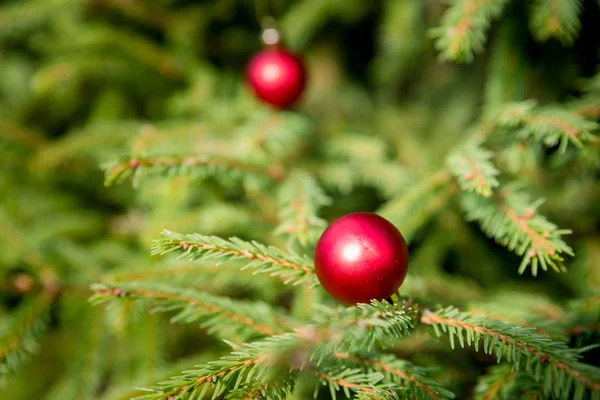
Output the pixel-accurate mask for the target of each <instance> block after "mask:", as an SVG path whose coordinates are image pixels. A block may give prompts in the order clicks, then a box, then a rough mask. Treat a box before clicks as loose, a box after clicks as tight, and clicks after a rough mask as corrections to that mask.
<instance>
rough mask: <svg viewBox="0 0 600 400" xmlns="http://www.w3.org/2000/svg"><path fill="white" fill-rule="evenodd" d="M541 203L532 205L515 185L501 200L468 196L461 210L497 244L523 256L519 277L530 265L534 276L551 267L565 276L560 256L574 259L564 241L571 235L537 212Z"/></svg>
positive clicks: (500, 195)
mask: <svg viewBox="0 0 600 400" xmlns="http://www.w3.org/2000/svg"><path fill="white" fill-rule="evenodd" d="M541 203H542V201H539V200H538V201H536V202H533V203H532V202H531V201H530V199H529V197H528V196H527V195H526V194H524V193H523V192H521V191H520V190H519V188H518V187H517V186H516V185H512V186H508V187H506V188H504V189H503V190H502V191H501V192H500V194H499V195H498V196H496V197H495V198H493V199H486V198H483V197H481V196H476V195H473V194H469V193H465V194H464V195H463V196H462V199H461V206H462V208H463V209H464V210H465V211H466V213H467V218H468V219H469V220H476V221H478V222H479V223H480V225H481V228H482V229H483V231H484V232H485V233H486V234H487V235H488V236H490V237H493V238H494V239H495V240H496V241H497V242H498V243H500V244H502V245H503V246H506V247H507V248H508V249H509V250H511V251H514V252H515V253H516V254H517V255H519V256H523V260H522V262H521V265H520V266H519V273H523V272H524V271H525V269H526V268H527V267H528V266H529V265H531V273H532V275H533V276H536V275H537V271H538V266H540V267H541V268H542V269H543V270H544V271H546V270H547V269H548V266H550V267H552V268H553V269H554V270H555V271H557V272H561V271H562V272H564V271H565V270H566V269H565V267H564V265H563V258H562V257H561V254H563V253H564V254H568V255H570V256H572V255H573V250H572V249H571V247H569V245H567V243H566V242H565V241H564V240H563V239H562V236H563V235H565V234H568V233H571V231H569V230H563V229H558V227H557V226H556V225H554V224H553V223H551V222H550V221H548V220H547V219H546V218H545V217H544V216H542V215H540V214H539V213H538V212H537V208H538V207H539V206H540V205H541Z"/></svg>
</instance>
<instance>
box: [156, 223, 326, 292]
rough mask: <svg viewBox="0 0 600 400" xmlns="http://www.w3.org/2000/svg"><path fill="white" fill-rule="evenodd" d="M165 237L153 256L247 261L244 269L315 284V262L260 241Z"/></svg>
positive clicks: (157, 244) (176, 235) (175, 235)
mask: <svg viewBox="0 0 600 400" xmlns="http://www.w3.org/2000/svg"><path fill="white" fill-rule="evenodd" d="M163 235H164V236H165V238H163V239H157V240H155V241H154V244H153V246H152V254H153V255H159V254H160V255H162V254H167V253H170V252H173V251H180V250H183V251H184V253H183V254H182V255H181V256H180V257H186V258H189V259H190V260H218V262H219V264H222V263H224V262H227V261H229V260H232V261H233V260H236V261H238V260H239V261H245V262H246V264H245V266H244V267H243V268H242V269H254V270H255V272H256V273H269V274H270V275H271V276H280V277H282V278H285V281H284V283H292V284H294V285H299V284H302V283H306V284H309V285H316V284H317V280H316V276H315V271H314V268H313V266H312V262H311V261H310V260H309V259H308V258H306V257H305V256H300V255H297V254H295V253H289V254H287V253H284V252H283V251H281V250H279V249H277V248H275V247H271V246H265V245H262V244H260V243H257V242H245V241H243V240H240V239H238V238H231V239H229V240H225V239H221V238H218V237H215V236H204V235H200V234H187V235H182V234H179V233H174V232H170V231H163Z"/></svg>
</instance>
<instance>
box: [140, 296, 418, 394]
mask: <svg viewBox="0 0 600 400" xmlns="http://www.w3.org/2000/svg"><path fill="white" fill-rule="evenodd" d="M408 312H411V313H414V310H412V309H410V308H409V307H408V306H406V305H405V304H391V303H388V302H378V301H375V300H373V301H372V302H371V304H370V305H366V304H361V305H360V306H359V307H349V308H342V309H339V310H334V309H329V308H320V309H319V310H317V313H318V315H319V318H317V319H318V320H319V322H318V324H317V325H307V326H301V327H299V328H297V329H296V330H295V332H293V333H285V334H282V335H278V336H270V337H267V338H265V339H263V340H260V341H258V342H253V343H250V344H245V345H243V346H238V345H235V344H232V343H230V345H231V346H232V347H233V348H234V351H233V352H232V353H231V354H230V355H229V356H226V357H223V358H221V359H220V360H218V361H212V362H209V363H207V364H204V365H202V366H199V367H198V368H197V369H195V370H191V371H185V372H184V375H181V376H177V377H174V378H171V379H170V380H168V381H166V382H162V383H160V384H159V386H156V387H152V388H149V389H147V390H148V391H149V392H151V393H150V394H148V395H146V396H141V397H139V399H140V400H141V399H153V400H158V399H164V400H167V399H169V396H174V398H175V397H176V398H181V399H189V398H201V397H202V396H203V395H204V394H206V393H207V391H208V390H209V386H211V385H212V389H213V398H216V397H217V396H219V395H222V394H225V393H229V392H231V391H234V390H237V389H238V388H241V387H243V385H249V384H251V385H262V384H264V385H267V386H268V385H278V384H279V385H281V379H286V377H287V378H289V375H291V373H290V374H287V375H286V376H283V377H278V379H275V378H274V375H273V373H276V371H273V370H272V368H270V367H275V366H278V367H277V369H278V370H282V369H286V368H284V367H283V366H282V365H285V366H286V367H287V369H289V370H290V371H295V370H302V369H303V368H304V367H305V366H306V365H307V364H308V363H309V362H310V361H311V360H316V362H315V367H316V368H317V370H316V371H314V373H316V374H319V373H328V371H329V370H328V369H327V368H328V366H327V364H326V363H323V361H324V360H326V359H329V358H331V357H332V356H333V355H334V353H335V352H336V351H348V350H350V349H353V348H357V347H359V348H370V347H371V346H372V345H373V344H374V343H378V344H379V345H382V346H389V345H391V344H392V343H393V341H394V339H395V338H397V337H400V336H404V335H407V334H408V332H409V329H410V328H411V326H412V325H411V318H410V316H409V314H408ZM340 332H343V333H344V334H343V335H342V334H341V333H340ZM363 346H364V347H363ZM338 383H339V382H338ZM356 389H357V390H364V387H361V388H358V387H356ZM374 389H377V388H374ZM177 396H179V397H177ZM194 396H196V397H194Z"/></svg>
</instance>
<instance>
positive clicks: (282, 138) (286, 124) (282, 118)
mask: <svg viewBox="0 0 600 400" xmlns="http://www.w3.org/2000/svg"><path fill="white" fill-rule="evenodd" d="M311 128H312V123H311V122H310V120H309V119H308V118H305V117H303V116H301V115H300V114H298V113H292V112H285V111H278V112H273V111H268V110H266V109H265V110H262V112H260V111H256V112H255V113H253V115H252V118H251V119H249V120H247V121H246V123H245V124H244V125H243V126H241V127H240V128H239V129H238V130H237V131H236V133H235V135H234V137H233V141H234V142H235V143H236V144H235V146H236V148H238V149H239V150H236V151H241V154H240V157H245V156H248V157H253V156H255V154H254V153H256V152H257V150H262V151H263V152H264V154H263V155H264V156H266V158H268V159H271V160H272V159H279V160H282V159H289V158H290V157H294V156H296V155H298V153H299V150H301V148H302V146H304V145H305V144H306V139H307V135H308V133H309V132H310V131H311Z"/></svg>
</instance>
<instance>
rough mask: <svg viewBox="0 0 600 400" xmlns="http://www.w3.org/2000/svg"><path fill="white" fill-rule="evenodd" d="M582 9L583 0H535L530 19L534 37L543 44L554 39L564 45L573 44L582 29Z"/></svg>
mask: <svg viewBox="0 0 600 400" xmlns="http://www.w3.org/2000/svg"><path fill="white" fill-rule="evenodd" d="M582 9H583V4H582V1H581V0H535V1H534V2H533V4H532V6H531V15H530V18H529V25H530V27H531V31H532V33H533V36H534V37H535V38H536V39H537V40H539V41H541V42H544V41H546V40H548V39H549V38H551V37H554V38H557V39H559V40H560V41H561V43H562V44H563V45H570V44H573V42H574V41H575V39H576V38H577V35H578V33H579V30H580V29H581V23H580V21H579V14H580V13H581V10H582Z"/></svg>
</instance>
